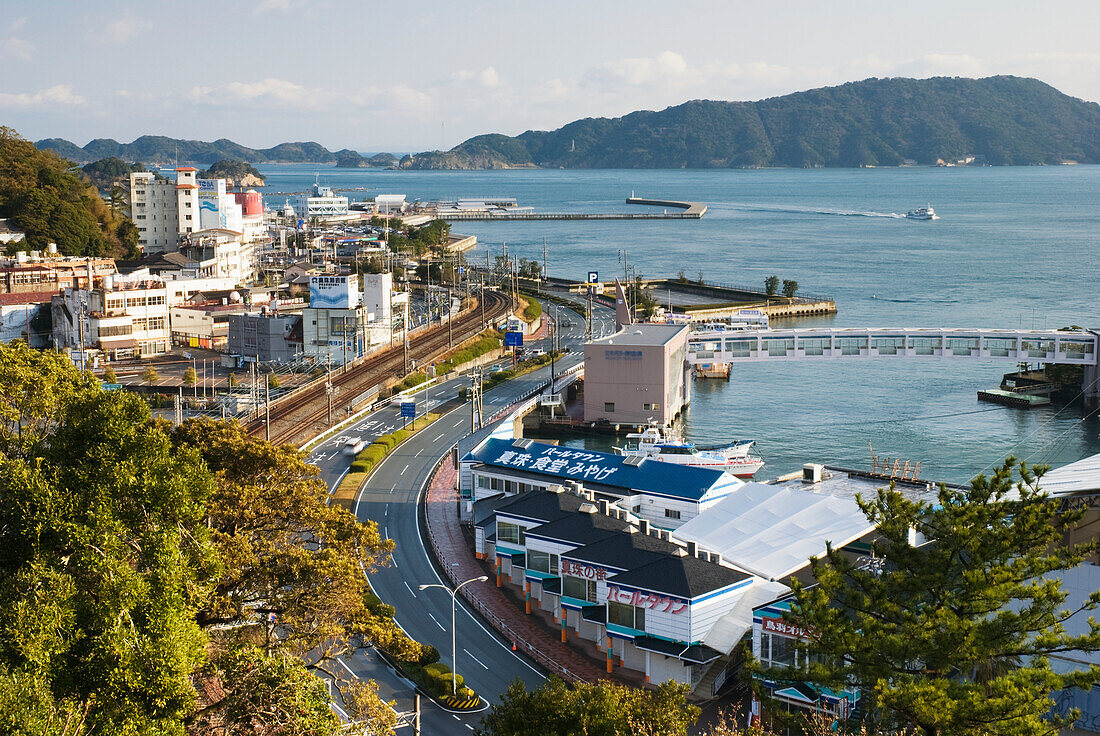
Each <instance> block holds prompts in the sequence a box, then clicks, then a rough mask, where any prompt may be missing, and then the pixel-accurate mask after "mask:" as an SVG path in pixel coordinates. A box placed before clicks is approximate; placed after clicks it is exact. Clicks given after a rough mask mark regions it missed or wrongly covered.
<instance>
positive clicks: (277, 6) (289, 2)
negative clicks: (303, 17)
mask: <svg viewBox="0 0 1100 736" xmlns="http://www.w3.org/2000/svg"><path fill="white" fill-rule="evenodd" d="M303 5H305V3H303V2H296V1H295V0H263V2H261V3H259V4H258V5H256V7H254V8H253V9H252V14H253V15H262V14H263V13H271V12H279V13H289V12H290V11H292V10H299V9H300V8H302V6H303Z"/></svg>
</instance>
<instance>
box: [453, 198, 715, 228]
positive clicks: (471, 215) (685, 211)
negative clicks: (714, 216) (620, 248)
mask: <svg viewBox="0 0 1100 736" xmlns="http://www.w3.org/2000/svg"><path fill="white" fill-rule="evenodd" d="M626 203H627V204H640V205H648V206H651V207H667V208H669V209H674V210H678V211H677V212H668V211H667V210H666V211H664V212H507V211H503V212H492V211H488V210H478V211H465V212H464V211H457V212H439V213H437V214H436V216H437V217H439V218H440V219H442V220H447V221H467V222H469V221H484V222H498V221H499V222H512V221H515V220H698V219H700V218H701V217H702V216H703V215H705V214H706V213H707V206H706V205H705V204H703V203H702V202H680V201H675V200H670V199H643V198H642V197H628V198H627V200H626Z"/></svg>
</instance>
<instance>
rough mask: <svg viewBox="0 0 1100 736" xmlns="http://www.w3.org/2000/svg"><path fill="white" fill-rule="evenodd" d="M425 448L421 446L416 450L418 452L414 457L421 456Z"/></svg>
mask: <svg viewBox="0 0 1100 736" xmlns="http://www.w3.org/2000/svg"><path fill="white" fill-rule="evenodd" d="M424 449H425V448H423V447H421V448H420V449H419V450H417V451H416V454H415V455H413V457H420V453H422V452H424Z"/></svg>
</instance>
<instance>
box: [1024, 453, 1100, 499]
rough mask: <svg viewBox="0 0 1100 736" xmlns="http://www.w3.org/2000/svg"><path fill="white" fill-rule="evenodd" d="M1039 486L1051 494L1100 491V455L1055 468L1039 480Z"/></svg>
mask: <svg viewBox="0 0 1100 736" xmlns="http://www.w3.org/2000/svg"><path fill="white" fill-rule="evenodd" d="M1039 488H1040V489H1041V490H1043V491H1046V492H1047V493H1048V494H1049V495H1051V496H1068V495H1072V494H1074V493H1089V492H1095V491H1100V455H1093V456H1091V457H1086V458H1085V459H1083V460H1078V461H1077V462H1075V463H1070V464H1069V465H1063V466H1062V467H1060V468H1054V469H1053V470H1051V471H1049V472H1047V474H1046V475H1044V476H1043V478H1042V480H1040V481H1039Z"/></svg>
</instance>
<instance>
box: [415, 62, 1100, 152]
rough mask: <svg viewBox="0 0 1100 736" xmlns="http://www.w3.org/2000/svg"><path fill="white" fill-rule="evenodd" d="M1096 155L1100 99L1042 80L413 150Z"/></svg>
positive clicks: (667, 117) (880, 93)
mask: <svg viewBox="0 0 1100 736" xmlns="http://www.w3.org/2000/svg"><path fill="white" fill-rule="evenodd" d="M971 156H973V157H974V161H973V163H978V164H981V163H987V164H992V165H1004V164H1015V165H1026V164H1052V163H1061V162H1064V161H1076V162H1080V163H1097V162H1100V105H1097V104H1096V103H1094V102H1084V101H1082V100H1079V99H1076V98H1073V97H1070V96H1068V95H1065V94H1062V93H1061V92H1059V91H1058V90H1056V89H1055V88H1053V87H1051V86H1050V85H1047V84H1045V83H1043V82H1041V81H1039V80H1036V79H1023V78H1019V77H1009V76H1000V77H988V78H985V79H965V78H957V77H956V78H948V77H936V78H932V79H904V78H895V79H867V80H864V81H862V82H852V83H849V84H844V85H841V86H839V87H824V88H821V89H815V90H810V91H807V92H798V93H795V94H790V95H784V96H782V97H773V98H769V99H766V100H760V101H758V102H716V101H710V100H694V101H691V102H686V103H684V104H682V105H677V106H675V107H669V108H667V109H665V110H661V111H659V112H653V111H640V112H634V113H631V114H629V115H626V116H624V117H621V118H586V119H584V120H577V121H574V122H572V123H569V124H568V125H565V126H564V127H562V128H559V129H557V130H553V131H527V132H526V133H523V134H521V135H519V136H515V137H512V136H505V135H499V134H491V135H480V136H476V137H474V138H471V139H469V140H467V141H465V142H464V143H462V144H460V145H458V146H456V147H455V148H454V149H452V150H450V151H447V152H439V151H433V152H428V153H421V154H417V155H415V156H406V157H405V158H404V159H403V160H402V162H401V166H402V167H403V168H411V169H434V168H459V169H462V168H515V167H523V166H545V167H555V168H557V167H562V168H670V169H673V168H731V167H763V166H790V167H816V166H839V167H844V166H848V167H857V166H881V165H889V166H895V165H899V164H903V163H906V162H913V163H919V164H935V163H937V162H938V161H939V160H941V159H942V160H943V161H945V162H953V161H955V160H958V159H963V158H966V157H971Z"/></svg>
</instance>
